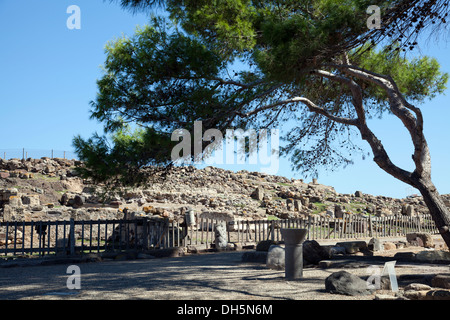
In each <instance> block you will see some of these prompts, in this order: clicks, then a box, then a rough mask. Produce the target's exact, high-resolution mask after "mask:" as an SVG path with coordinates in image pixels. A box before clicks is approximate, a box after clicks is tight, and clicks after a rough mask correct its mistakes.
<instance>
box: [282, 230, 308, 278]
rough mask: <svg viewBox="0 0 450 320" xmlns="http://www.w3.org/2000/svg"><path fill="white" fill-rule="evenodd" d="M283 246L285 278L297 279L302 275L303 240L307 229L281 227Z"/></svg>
mask: <svg viewBox="0 0 450 320" xmlns="http://www.w3.org/2000/svg"><path fill="white" fill-rule="evenodd" d="M280 231H281V235H282V236H283V238H284V243H285V245H286V247H285V263H284V264H285V277H286V280H297V279H300V278H302V276H303V241H304V240H305V237H306V233H307V232H308V230H307V229H281V230H280Z"/></svg>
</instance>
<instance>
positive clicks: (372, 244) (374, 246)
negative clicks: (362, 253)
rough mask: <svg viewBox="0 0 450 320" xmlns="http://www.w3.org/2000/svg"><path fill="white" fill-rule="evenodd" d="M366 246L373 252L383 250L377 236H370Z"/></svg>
mask: <svg viewBox="0 0 450 320" xmlns="http://www.w3.org/2000/svg"><path fill="white" fill-rule="evenodd" d="M367 248H368V249H369V250H371V251H373V252H379V251H383V250H384V246H383V242H382V241H381V240H380V239H378V238H372V239H370V240H369V243H368V244H367Z"/></svg>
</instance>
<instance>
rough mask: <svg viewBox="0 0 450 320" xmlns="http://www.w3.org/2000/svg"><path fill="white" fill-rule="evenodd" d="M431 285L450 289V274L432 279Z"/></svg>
mask: <svg viewBox="0 0 450 320" xmlns="http://www.w3.org/2000/svg"><path fill="white" fill-rule="evenodd" d="M431 285H432V286H433V287H437V288H444V289H450V274H438V275H437V276H435V277H434V278H433V279H431Z"/></svg>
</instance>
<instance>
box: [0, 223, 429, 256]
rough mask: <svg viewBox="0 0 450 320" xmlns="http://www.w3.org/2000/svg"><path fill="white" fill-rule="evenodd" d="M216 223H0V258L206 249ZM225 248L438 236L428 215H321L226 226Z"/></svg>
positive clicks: (213, 237) (209, 245) (212, 237)
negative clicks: (302, 234) (286, 236)
mask: <svg viewBox="0 0 450 320" xmlns="http://www.w3.org/2000/svg"><path fill="white" fill-rule="evenodd" d="M219 222H220V221H218V220H214V219H206V218H200V217H198V216H197V217H196V219H195V223H194V224H193V225H190V226H187V225H186V224H185V223H179V222H175V221H174V222H169V220H163V219H159V220H154V219H136V220H88V221H75V220H73V219H71V220H67V221H29V222H25V221H9V222H0V255H40V256H42V255H47V254H77V253H80V254H82V253H89V252H101V251H108V250H112V251H116V250H150V249H158V248H168V247H181V246H187V245H204V246H205V247H206V248H209V247H211V245H212V244H214V241H215V226H216V225H217V224H218V223H219ZM226 225H227V228H226V230H227V237H228V242H230V243H241V244H245V243H257V242H259V241H262V240H273V241H282V240H283V239H282V236H281V233H280V229H282V228H304V229H308V235H307V239H309V240H320V239H331V240H333V239H336V240H342V239H362V238H369V237H398V236H405V235H406V234H407V233H410V232H428V233H431V234H437V233H438V231H437V229H436V227H435V225H434V222H433V221H432V219H431V216H430V215H421V216H415V217H408V216H389V217H372V216H369V217H363V216H353V215H347V216H346V217H345V218H343V219H336V218H328V217H321V216H309V217H307V218H298V219H285V220H235V221H228V222H226Z"/></svg>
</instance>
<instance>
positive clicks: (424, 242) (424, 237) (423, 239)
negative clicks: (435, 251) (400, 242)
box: [406, 232, 434, 248]
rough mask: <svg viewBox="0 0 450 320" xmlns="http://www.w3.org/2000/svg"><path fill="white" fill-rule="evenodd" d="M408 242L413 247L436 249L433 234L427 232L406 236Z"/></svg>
mask: <svg viewBox="0 0 450 320" xmlns="http://www.w3.org/2000/svg"><path fill="white" fill-rule="evenodd" d="M406 241H408V243H409V244H411V245H413V246H419V247H424V248H434V241H433V238H432V237H431V234H429V233H426V232H413V233H408V234H406Z"/></svg>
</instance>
